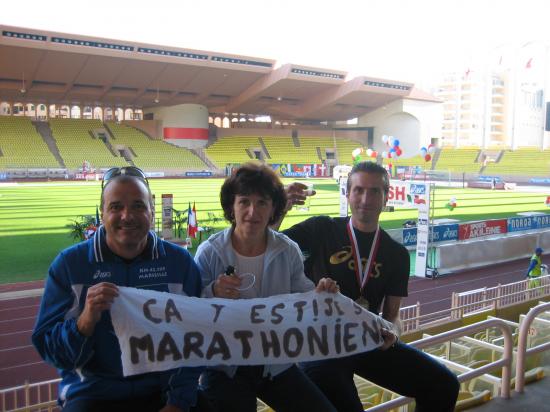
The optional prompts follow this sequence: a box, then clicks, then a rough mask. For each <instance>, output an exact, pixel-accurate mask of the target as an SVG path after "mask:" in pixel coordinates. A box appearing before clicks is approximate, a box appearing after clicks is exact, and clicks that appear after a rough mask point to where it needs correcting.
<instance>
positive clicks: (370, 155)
mask: <svg viewBox="0 0 550 412" xmlns="http://www.w3.org/2000/svg"><path fill="white" fill-rule="evenodd" d="M366 153H367V156H368V157H372V149H367V152H366Z"/></svg>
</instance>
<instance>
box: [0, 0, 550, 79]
mask: <svg viewBox="0 0 550 412" xmlns="http://www.w3.org/2000/svg"><path fill="white" fill-rule="evenodd" d="M2 3H3V4H2V7H1V8H0V24H5V25H12V26H21V27H29V28H38V29H43V30H50V31H59V32H62V33H75V34H81V35H90V36H95V37H106V38H109V39H119V40H130V41H137V42H144V43H151V44H157V45H166V46H177V47H182V48H186V49H198V50H206V51H217V52H225V53H231V54H239V55H246V56H251V57H263V58H268V59H273V60H276V61H277V65H281V64H285V63H294V64H300V65H306V66H313V67H319V68H326V69H332V70H342V71H344V72H347V73H348V78H353V77H355V76H358V75H365V76H371V77H379V78H384V79H391V80H401V81H409V82H413V83H416V84H417V85H419V86H422V85H424V84H425V83H429V82H430V79H433V78H434V77H436V76H438V75H440V74H442V73H444V72H448V71H450V70H459V71H460V70H467V68H468V67H470V66H472V65H475V63H476V61H479V59H483V58H484V57H486V56H487V55H488V54H491V53H493V54H494V53H495V50H496V51H497V53H498V50H500V49H502V48H507V47H517V46H521V45H523V44H525V43H527V42H533V41H534V42H543V43H546V44H550V25H549V24H548V16H550V1H548V0H495V1H493V0H410V1H407V0H332V1H327V0H272V1H265V0H230V1H227V0H225V1H224V0H202V1H201V0H193V1H189V0H156V1H151V2H140V1H137V0H134V1H126V0H118V1H113V0H109V1H105V0H91V1H87V2H83V1H74V0H71V1H66V0H61V1H55V0H54V1H50V2H48V1H44V0H40V1H38V0H23V1H22V2H18V1H9V2H2ZM142 3H144V4H142Z"/></svg>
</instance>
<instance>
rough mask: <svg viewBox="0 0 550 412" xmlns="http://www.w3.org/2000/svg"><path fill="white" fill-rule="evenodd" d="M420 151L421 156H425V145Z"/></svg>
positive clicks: (426, 151) (426, 150)
mask: <svg viewBox="0 0 550 412" xmlns="http://www.w3.org/2000/svg"><path fill="white" fill-rule="evenodd" d="M420 153H421V154H422V156H426V153H428V149H426V148H425V147H421V148H420Z"/></svg>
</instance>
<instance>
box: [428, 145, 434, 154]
mask: <svg viewBox="0 0 550 412" xmlns="http://www.w3.org/2000/svg"><path fill="white" fill-rule="evenodd" d="M434 152H435V146H434V145H433V144H431V145H429V146H428V153H429V154H434Z"/></svg>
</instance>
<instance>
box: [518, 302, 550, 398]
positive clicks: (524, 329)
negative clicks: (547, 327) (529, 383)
mask: <svg viewBox="0 0 550 412" xmlns="http://www.w3.org/2000/svg"><path fill="white" fill-rule="evenodd" d="M549 310H550V303H541V304H539V305H537V306H535V307H534V308H531V310H529V312H528V313H527V315H526V316H525V318H524V319H523V322H521V325H520V327H519V337H518V348H517V361H516V388H515V389H516V392H519V393H522V392H523V389H524V387H525V370H524V369H525V359H526V358H527V357H528V356H530V355H533V354H535V353H540V352H544V351H546V350H548V349H550V341H548V342H546V343H543V344H541V345H537V346H534V347H532V348H529V349H528V348H527V337H528V336H529V331H530V329H531V324H532V323H533V320H534V319H535V318H536V316H537V315H538V314H540V313H542V312H546V311H549Z"/></svg>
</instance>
